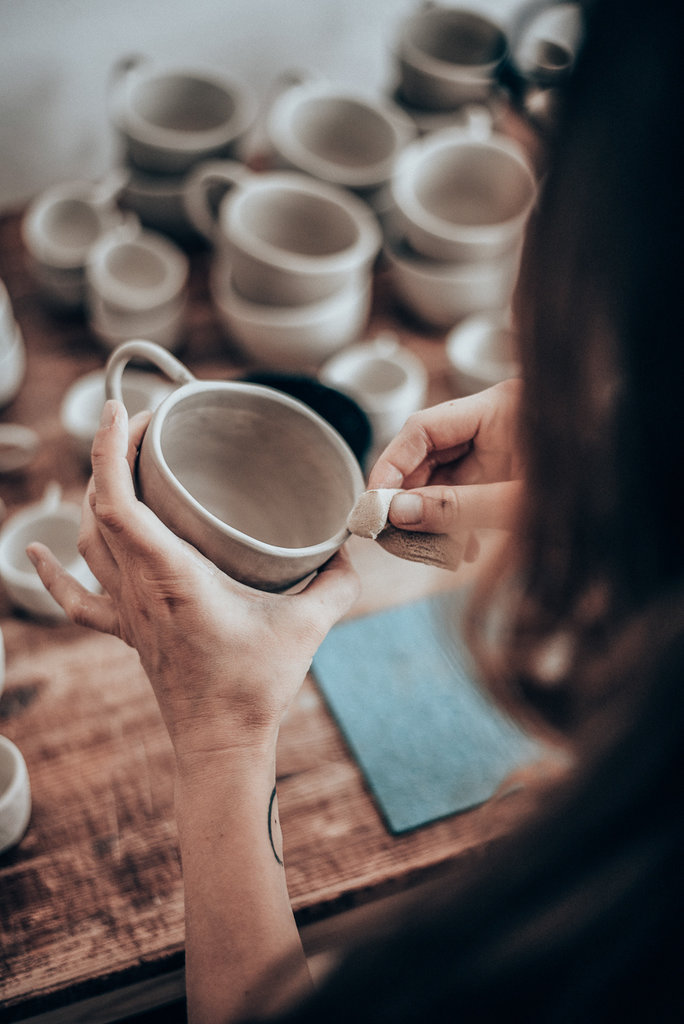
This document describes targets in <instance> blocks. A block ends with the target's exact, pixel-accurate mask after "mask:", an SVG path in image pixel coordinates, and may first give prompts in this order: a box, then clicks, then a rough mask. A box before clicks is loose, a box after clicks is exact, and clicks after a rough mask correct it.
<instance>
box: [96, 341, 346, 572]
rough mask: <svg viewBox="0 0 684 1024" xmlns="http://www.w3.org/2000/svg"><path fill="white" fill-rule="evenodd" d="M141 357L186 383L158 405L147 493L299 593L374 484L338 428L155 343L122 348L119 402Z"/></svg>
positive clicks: (176, 521) (111, 384)
mask: <svg viewBox="0 0 684 1024" xmlns="http://www.w3.org/2000/svg"><path fill="white" fill-rule="evenodd" d="M131 359H135V360H136V361H137V360H148V361H149V362H151V363H153V364H154V365H156V366H157V367H159V368H160V369H161V370H162V371H163V372H164V373H166V374H167V375H168V376H169V377H170V378H171V379H172V380H173V381H175V382H176V383H177V384H178V385H179V387H178V388H177V389H176V390H175V391H173V392H172V393H171V394H170V395H168V396H167V397H166V398H165V399H164V400H163V401H162V402H161V404H160V405H159V406H158V407H157V409H156V410H155V411H154V413H153V415H152V419H151V420H150V424H149V426H148V428H147V430H146V432H145V436H144V438H143V441H142V445H141V448H140V454H139V458H138V466H137V477H138V484H139V488H140V495H141V498H142V500H143V501H144V502H145V503H146V504H147V505H148V506H149V507H150V508H151V509H152V510H153V511H154V512H155V513H156V515H157V516H158V517H159V518H160V519H161V520H162V522H163V523H165V524H166V526H168V527H169V528H170V529H171V530H173V532H174V533H176V534H177V535H178V536H180V537H182V538H184V539H185V540H187V541H189V542H190V543H191V544H193V545H194V546H195V547H196V548H197V549H198V550H199V551H200V552H202V554H204V555H205V556H206V557H207V558H209V559H210V560H211V561H212V562H214V564H215V565H217V566H218V567H219V568H220V569H222V570H223V571H224V572H226V573H228V574H229V575H230V576H232V577H233V578H235V579H237V580H240V581H241V582H243V583H246V584H247V585H249V586H252V587H256V588H258V589H260V590H270V591H284V590H287V589H289V588H291V587H292V586H294V585H295V584H297V583H299V582H301V581H302V580H303V579H305V578H306V577H307V576H309V575H310V574H311V573H313V572H315V571H316V570H317V569H319V568H320V567H321V566H322V565H323V564H324V562H326V561H327V560H328V559H329V558H331V557H332V555H333V554H334V553H335V552H336V551H337V550H338V549H339V548H340V547H341V546H342V544H343V543H344V542H345V540H346V539H347V537H348V531H347V528H346V519H347V516H348V514H349V512H350V510H351V508H352V507H353V505H354V503H355V500H356V498H357V497H358V495H359V494H360V493H361V491H362V490H363V487H364V482H363V475H362V472H361V468H360V466H359V463H358V461H357V459H356V458H355V456H354V454H353V453H352V451H351V449H350V448H349V446H348V445H347V443H346V442H345V441H344V440H343V438H342V437H341V436H340V435H339V434H338V433H337V431H336V430H334V429H333V428H332V427H331V426H330V424H328V423H327V422H326V421H325V420H324V419H323V418H322V417H321V416H319V415H318V414H317V413H315V412H314V411H313V410H312V409H310V408H309V407H308V406H306V405H305V404H304V403H302V402H299V401H297V400H296V399H294V398H291V397H290V396H289V395H286V394H284V393H282V392H279V391H276V390H274V389H272V388H268V387H263V386H260V385H255V384H248V383H245V382H241V381H201V380H197V379H196V378H195V377H194V376H193V374H192V373H191V372H190V371H189V370H188V369H187V367H186V366H184V365H183V364H182V363H181V362H179V361H178V360H177V359H176V358H175V357H174V356H172V355H171V354H170V353H169V352H168V351H166V350H165V349H163V348H160V347H159V346H157V345H153V344H151V343H150V342H147V341H143V340H133V341H130V342H127V343H125V344H124V345H121V346H120V347H119V348H118V349H116V350H115V351H114V352H113V353H112V354H111V355H110V357H109V360H108V363H107V368H106V387H107V395H108V397H110V398H117V399H121V397H122V395H121V379H122V375H123V371H124V368H125V366H126V364H127V363H128V362H129V361H130V360H131Z"/></svg>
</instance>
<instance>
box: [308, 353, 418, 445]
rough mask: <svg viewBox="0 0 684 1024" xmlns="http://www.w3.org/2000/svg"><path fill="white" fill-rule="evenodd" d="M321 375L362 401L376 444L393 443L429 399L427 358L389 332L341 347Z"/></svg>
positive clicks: (326, 380)
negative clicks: (410, 418)
mask: <svg viewBox="0 0 684 1024" xmlns="http://www.w3.org/2000/svg"><path fill="white" fill-rule="evenodd" d="M319 376H320V379H321V381H322V382H323V383H324V384H327V385H328V386H329V387H335V388H339V390H340V391H342V392H344V393H346V394H348V395H349V396H350V397H351V398H353V399H354V400H355V401H356V402H357V403H358V404H359V405H360V407H361V408H362V409H363V411H364V412H365V413H366V415H367V416H368V419H369V420H370V424H371V427H372V430H373V439H374V443H375V445H376V448H377V447H380V448H382V447H384V446H385V444H387V443H388V442H389V441H391V440H392V438H393V437H394V436H395V435H396V434H397V433H398V432H399V430H401V428H402V427H403V425H404V423H405V422H406V420H407V418H408V417H409V416H410V415H411V413H414V412H417V411H418V409H421V408H422V407H423V404H424V402H425V400H426V397H427V386H428V377H427V371H426V369H425V366H424V365H423V362H422V360H421V359H420V358H419V357H418V356H417V355H415V354H414V353H413V352H411V351H410V350H409V349H408V348H406V346H404V345H401V344H400V343H399V341H398V339H397V338H396V337H394V336H393V335H389V334H388V335H380V336H379V337H378V338H375V339H374V340H372V341H362V342H358V344H355V345H349V346H348V347H347V348H345V349H342V351H341V352H339V353H338V354H337V355H335V356H333V357H332V359H329V360H328V361H327V362H326V363H325V364H324V365H323V367H322V368H321V371H320V374H319Z"/></svg>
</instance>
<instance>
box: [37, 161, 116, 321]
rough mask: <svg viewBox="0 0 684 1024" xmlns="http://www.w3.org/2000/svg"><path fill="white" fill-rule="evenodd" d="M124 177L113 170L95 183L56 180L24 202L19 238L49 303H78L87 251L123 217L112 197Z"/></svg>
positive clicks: (81, 296)
mask: <svg viewBox="0 0 684 1024" xmlns="http://www.w3.org/2000/svg"><path fill="white" fill-rule="evenodd" d="M125 181H126V175H125V173H124V172H122V171H116V172H113V173H112V174H111V175H109V176H107V177H106V178H105V179H104V180H103V181H100V182H90V181H64V182H60V183H58V184H56V185H52V186H51V187H49V188H47V189H45V190H44V191H43V192H41V193H40V195H38V196H37V197H36V198H35V199H34V200H33V201H32V202H31V203H30V205H29V206H28V208H27V210H26V213H25V214H24V216H23V218H22V222H21V234H22V240H23V243H24V247H25V249H26V254H27V260H28V265H29V269H30V271H31V273H32V275H33V278H34V279H35V281H36V284H37V285H38V287H39V288H40V290H41V291H42V293H43V295H44V296H45V297H46V298H47V299H48V300H49V301H50V302H51V303H53V304H55V305H58V306H60V307H63V308H66V309H76V308H78V307H80V306H81V305H82V303H83V301H84V298H85V267H86V264H87V261H88V255H89V253H90V251H91V249H92V247H93V246H94V245H95V243H96V242H97V241H98V239H100V238H101V237H102V236H103V235H105V234H106V233H107V232H109V231H111V230H112V229H113V228H115V227H116V226H117V225H119V224H121V223H122V221H123V219H124V214H123V213H122V211H121V210H120V209H119V207H118V205H117V197H118V196H119V194H120V193H121V190H122V189H123V187H124V185H125Z"/></svg>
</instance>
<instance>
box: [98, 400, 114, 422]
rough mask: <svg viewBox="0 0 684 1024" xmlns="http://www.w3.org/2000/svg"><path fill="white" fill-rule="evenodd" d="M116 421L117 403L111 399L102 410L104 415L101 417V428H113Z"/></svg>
mask: <svg viewBox="0 0 684 1024" xmlns="http://www.w3.org/2000/svg"><path fill="white" fill-rule="evenodd" d="M115 419H116V402H115V401H114V400H113V399H111V398H110V399H109V400H108V401H106V402H105V404H104V406H103V408H102V415H101V416H100V426H101V427H111V425H112V423H114V420H115Z"/></svg>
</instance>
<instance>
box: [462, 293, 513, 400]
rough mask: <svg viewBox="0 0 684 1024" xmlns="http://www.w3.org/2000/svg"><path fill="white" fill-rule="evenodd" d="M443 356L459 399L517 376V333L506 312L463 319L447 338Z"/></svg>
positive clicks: (479, 314) (508, 313)
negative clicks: (445, 356)
mask: <svg viewBox="0 0 684 1024" xmlns="http://www.w3.org/2000/svg"><path fill="white" fill-rule="evenodd" d="M446 354H447V360H448V363H449V370H450V376H451V380H452V383H453V385H454V388H455V390H456V392H457V394H459V395H470V394H473V393H475V392H476V391H483V390H484V389H485V388H489V387H492V386H493V385H494V384H498V383H499V381H502V380H507V379H508V378H509V377H519V376H520V363H519V359H518V353H517V342H516V333H515V331H514V329H513V327H512V325H511V317H510V312H509V311H507V310H504V311H501V310H500V311H498V312H489V313H477V314H473V316H469V317H466V318H465V319H464V320H463V321H462V322H461V323H460V324H458V326H457V327H455V328H454V329H453V330H452V331H451V332H450V334H449V336H448V337H447V340H446Z"/></svg>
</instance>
